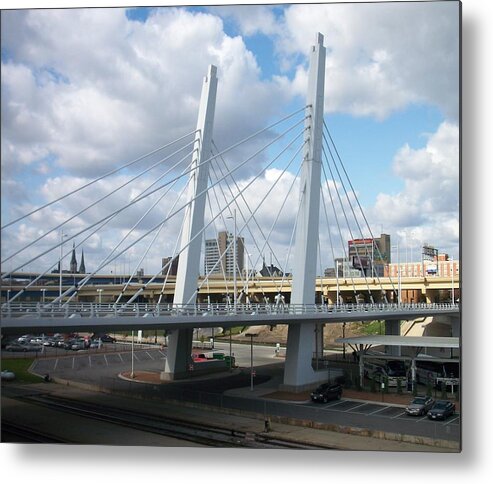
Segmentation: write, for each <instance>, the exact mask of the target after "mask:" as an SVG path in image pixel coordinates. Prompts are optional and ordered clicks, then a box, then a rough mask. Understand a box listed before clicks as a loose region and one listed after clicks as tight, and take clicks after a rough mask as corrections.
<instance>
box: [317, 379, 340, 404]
mask: <svg viewBox="0 0 493 484" xmlns="http://www.w3.org/2000/svg"><path fill="white" fill-rule="evenodd" d="M341 395H342V386H341V385H340V384H339V383H335V384H333V383H324V384H323V385H320V386H319V387H317V388H316V389H315V390H314V391H313V392H312V393H311V394H310V398H311V399H312V402H323V403H327V402H328V401H329V400H336V399H337V400H339V399H340V398H341Z"/></svg>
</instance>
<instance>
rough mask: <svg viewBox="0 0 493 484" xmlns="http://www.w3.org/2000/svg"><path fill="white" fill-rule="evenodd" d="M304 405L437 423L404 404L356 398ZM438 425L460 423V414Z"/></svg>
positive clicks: (331, 410)
mask: <svg viewBox="0 0 493 484" xmlns="http://www.w3.org/2000/svg"><path fill="white" fill-rule="evenodd" d="M302 405H303V406H307V407H312V408H313V407H316V408H318V409H322V410H326V411H328V412H340V413H351V414H358V415H368V416H370V415H371V416H374V417H382V418H386V419H392V420H394V419H395V420H398V421H401V420H402V421H409V422H415V423H421V422H429V423H430V424H433V425H434V424H436V423H437V422H431V421H430V420H429V419H428V417H427V416H426V415H424V416H421V417H413V416H410V415H406V412H405V411H404V408H403V407H402V406H396V405H386V404H384V403H366V402H361V401H355V400H346V399H341V400H335V401H333V402H329V403H326V404H319V403H312V402H310V403H308V402H307V403H303V404H302ZM438 425H444V426H446V425H456V426H459V425H460V415H459V414H455V415H454V416H452V417H450V418H448V419H447V420H444V421H443V422H438Z"/></svg>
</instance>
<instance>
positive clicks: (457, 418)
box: [444, 415, 460, 425]
mask: <svg viewBox="0 0 493 484" xmlns="http://www.w3.org/2000/svg"><path fill="white" fill-rule="evenodd" d="M459 418H460V416H459V415H457V417H455V418H454V419H452V420H448V421H447V422H444V425H445V424H451V423H454V422H455V421H456V420H459Z"/></svg>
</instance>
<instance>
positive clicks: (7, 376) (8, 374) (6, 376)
mask: <svg viewBox="0 0 493 484" xmlns="http://www.w3.org/2000/svg"><path fill="white" fill-rule="evenodd" d="M2 380H4V381H12V380H15V373H14V372H13V371H10V370H2Z"/></svg>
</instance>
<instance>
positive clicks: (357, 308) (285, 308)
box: [1, 302, 459, 318]
mask: <svg viewBox="0 0 493 484" xmlns="http://www.w3.org/2000/svg"><path fill="white" fill-rule="evenodd" d="M458 308H459V305H458V304H455V303H432V304H426V303H405V304H402V303H401V304H339V305H335V304H334V305H332V304H303V305H300V304H298V305H295V304H270V303H251V304H236V305H231V304H224V303H210V304H209V303H203V304H187V305H177V304H172V303H165V304H151V303H132V304H125V303H122V304H112V303H101V304H98V303H89V302H79V303H70V304H61V305H59V304H58V305H57V304H43V303H39V302H14V303H8V302H7V303H3V304H2V307H1V315H2V317H22V318H84V317H92V318H94V317H114V318H118V317H123V316H125V317H136V318H152V317H162V316H170V317H171V316H173V317H180V316H182V317H190V316H202V317H208V316H214V317H218V316H224V317H228V316H236V315H251V316H260V315H270V314H272V315H277V316H278V315H280V314H286V315H288V314H315V313H352V312H379V313H381V312H386V311H417V310H430V309H431V310H451V309H458Z"/></svg>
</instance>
